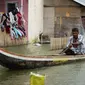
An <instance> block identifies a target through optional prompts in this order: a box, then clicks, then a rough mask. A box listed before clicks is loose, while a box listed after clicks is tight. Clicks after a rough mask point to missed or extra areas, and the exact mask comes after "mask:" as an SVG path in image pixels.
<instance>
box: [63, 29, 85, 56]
mask: <svg viewBox="0 0 85 85" xmlns="http://www.w3.org/2000/svg"><path fill="white" fill-rule="evenodd" d="M63 51H64V53H66V54H67V55H78V54H80V55H81V54H85V42H84V37H83V36H82V35H81V34H79V30H78V28H73V29H72V36H71V37H70V38H69V40H68V43H67V46H66V48H65V49H64V50H63Z"/></svg>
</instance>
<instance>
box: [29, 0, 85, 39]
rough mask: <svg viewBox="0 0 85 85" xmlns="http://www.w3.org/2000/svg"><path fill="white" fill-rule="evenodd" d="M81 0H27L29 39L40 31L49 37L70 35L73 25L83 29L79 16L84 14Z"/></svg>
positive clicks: (84, 10)
mask: <svg viewBox="0 0 85 85" xmlns="http://www.w3.org/2000/svg"><path fill="white" fill-rule="evenodd" d="M82 2H83V0H29V7H28V8H29V10H28V11H29V18H28V23H29V25H28V37H29V38H28V39H29V41H31V40H33V39H34V38H36V37H38V36H39V33H40V32H43V34H44V35H48V36H49V37H50V38H51V37H64V36H70V34H71V29H72V28H73V27H78V28H79V29H82V30H83V25H82V18H81V17H82V16H83V18H84V16H85V7H84V5H85V2H83V4H82ZM83 23H84V20H83ZM82 30H81V31H82Z"/></svg>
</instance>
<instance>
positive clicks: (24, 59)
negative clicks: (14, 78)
mask: <svg viewBox="0 0 85 85" xmlns="http://www.w3.org/2000/svg"><path fill="white" fill-rule="evenodd" d="M55 57H56V56H55ZM59 57H60V58H53V56H52V58H51V57H50V58H49V57H48V58H47V57H45V56H44V57H39V58H37V56H35V57H34V58H33V57H32V58H31V57H29V56H20V55H15V54H12V53H9V52H6V51H4V50H0V65H2V66H4V67H6V68H9V69H33V68H39V67H45V66H54V65H60V64H66V63H71V62H73V61H80V60H85V57H84V56H83V57H81V56H80V57H77V58H76V57H72V58H69V57H68V58H61V56H59Z"/></svg>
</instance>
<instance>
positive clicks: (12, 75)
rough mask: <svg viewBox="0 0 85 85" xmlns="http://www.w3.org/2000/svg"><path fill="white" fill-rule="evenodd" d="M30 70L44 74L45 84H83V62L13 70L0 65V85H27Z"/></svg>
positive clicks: (84, 65)
mask: <svg viewBox="0 0 85 85" xmlns="http://www.w3.org/2000/svg"><path fill="white" fill-rule="evenodd" d="M30 72H35V73H39V74H45V75H46V81H45V85H85V63H84V62H80V63H74V64H68V65H61V66H53V67H44V68H37V69H30V70H14V71H13V70H8V69H6V68H3V67H1V66H0V85H29V74H30Z"/></svg>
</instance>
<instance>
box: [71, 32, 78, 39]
mask: <svg viewBox="0 0 85 85" xmlns="http://www.w3.org/2000/svg"><path fill="white" fill-rule="evenodd" d="M78 34H79V32H77V31H75V32H72V35H73V37H74V38H75V39H77V38H78Z"/></svg>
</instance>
